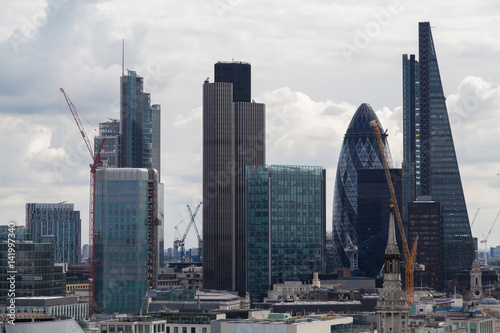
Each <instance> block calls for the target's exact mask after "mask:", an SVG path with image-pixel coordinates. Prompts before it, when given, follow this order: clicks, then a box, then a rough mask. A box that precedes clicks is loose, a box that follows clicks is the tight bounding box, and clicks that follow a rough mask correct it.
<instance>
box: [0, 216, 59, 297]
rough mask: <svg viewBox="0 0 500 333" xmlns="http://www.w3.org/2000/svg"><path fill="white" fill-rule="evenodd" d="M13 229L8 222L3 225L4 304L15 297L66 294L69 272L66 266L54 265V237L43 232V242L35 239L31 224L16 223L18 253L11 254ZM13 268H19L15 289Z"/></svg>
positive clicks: (0, 283) (0, 284) (0, 276)
mask: <svg viewBox="0 0 500 333" xmlns="http://www.w3.org/2000/svg"><path fill="white" fill-rule="evenodd" d="M9 233H11V232H10V231H9V227H8V226H4V225H3V226H0V254H1V255H0V305H4V304H6V301H7V298H14V297H35V296H64V295H65V294H66V276H65V274H64V273H63V269H62V267H60V266H55V265H54V237H53V236H43V237H42V238H41V242H40V243H33V242H32V241H31V240H30V239H31V232H30V230H29V228H26V227H15V231H14V233H15V235H16V238H15V241H14V243H13V244H14V245H15V256H14V257H11V258H9V255H8V254H9V248H10V247H9V244H8V243H7V238H8V234H9ZM11 259H13V260H11ZM12 261H13V262H14V264H12V263H11V262H12ZM11 265H13V266H11ZM12 270H15V271H16V272H17V273H15V280H14V285H15V288H14V289H15V290H13V288H11V287H10V286H11V283H12V281H13V280H12V279H10V278H11V276H12V273H11V271H12ZM11 289H12V290H13V291H12V294H13V295H11V296H9V294H11V292H9V290H11Z"/></svg>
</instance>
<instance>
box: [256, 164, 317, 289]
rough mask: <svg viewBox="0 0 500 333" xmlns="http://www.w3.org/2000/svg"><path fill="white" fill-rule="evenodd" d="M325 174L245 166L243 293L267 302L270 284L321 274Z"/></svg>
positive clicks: (286, 167)
mask: <svg viewBox="0 0 500 333" xmlns="http://www.w3.org/2000/svg"><path fill="white" fill-rule="evenodd" d="M325 184H326V170H325V168H322V167H319V166H295V165H269V166H268V165H258V166H249V167H247V194H248V196H247V198H248V200H247V214H248V224H247V228H248V229H247V230H248V244H247V246H248V255H247V257H248V263H247V267H248V292H249V293H250V297H252V298H259V297H262V296H263V295H262V294H265V296H266V297H267V291H268V290H270V289H271V288H272V285H273V284H275V283H284V282H285V281H286V280H290V279H293V280H296V279H297V278H298V275H299V274H309V275H312V274H313V273H314V272H319V273H324V272H325V257H326V253H325V252H326V210H325V208H326V186H325Z"/></svg>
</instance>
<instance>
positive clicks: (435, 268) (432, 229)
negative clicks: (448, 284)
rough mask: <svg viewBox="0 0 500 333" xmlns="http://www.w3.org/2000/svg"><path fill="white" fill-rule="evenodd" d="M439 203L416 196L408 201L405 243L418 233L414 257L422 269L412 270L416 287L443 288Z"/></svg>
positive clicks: (410, 242)
mask: <svg viewBox="0 0 500 333" xmlns="http://www.w3.org/2000/svg"><path fill="white" fill-rule="evenodd" d="M442 217H443V215H442V209H441V204H440V203H439V202H435V201H432V200H431V198H430V197H418V198H417V200H416V201H414V202H410V203H409V204H408V244H413V242H414V241H415V240H416V238H417V236H418V243H417V253H416V257H415V260H416V262H417V263H418V264H420V265H424V266H423V267H425V269H424V270H416V271H415V275H414V277H415V286H418V285H421V286H424V287H428V288H432V289H434V290H442V289H443V257H442V253H443V241H442V238H443V220H442Z"/></svg>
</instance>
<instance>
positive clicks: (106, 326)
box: [98, 316, 187, 333]
mask: <svg viewBox="0 0 500 333" xmlns="http://www.w3.org/2000/svg"><path fill="white" fill-rule="evenodd" d="M98 327H99V330H98V333H110V332H118V333H119V332H137V333H154V332H156V333H167V328H166V321H165V320H162V319H159V318H152V317H147V316H131V317H124V318H120V319H112V320H106V321H101V322H99V324H98ZM178 333H180V332H178ZM186 333H187V332H186Z"/></svg>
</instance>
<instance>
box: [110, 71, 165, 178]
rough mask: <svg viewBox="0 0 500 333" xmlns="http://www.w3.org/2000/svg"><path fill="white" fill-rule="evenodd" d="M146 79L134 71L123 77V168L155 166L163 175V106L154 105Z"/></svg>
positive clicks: (121, 113) (121, 86)
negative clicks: (145, 84) (146, 87)
mask: <svg viewBox="0 0 500 333" xmlns="http://www.w3.org/2000/svg"><path fill="white" fill-rule="evenodd" d="M143 88H144V80H143V78H142V77H140V76H138V75H137V74H136V72H135V71H128V73H127V75H123V76H122V77H121V78H120V134H121V146H120V150H119V151H120V161H121V162H120V163H119V166H120V167H122V168H153V169H155V170H156V171H158V180H160V179H161V178H160V176H161V165H160V160H161V158H160V154H161V147H160V142H161V140H160V135H161V134H160V133H161V108H160V105H151V96H150V94H149V93H146V92H144V91H143Z"/></svg>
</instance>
